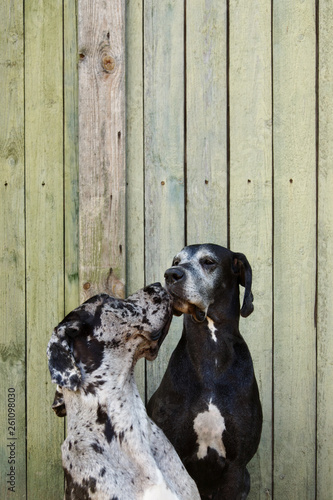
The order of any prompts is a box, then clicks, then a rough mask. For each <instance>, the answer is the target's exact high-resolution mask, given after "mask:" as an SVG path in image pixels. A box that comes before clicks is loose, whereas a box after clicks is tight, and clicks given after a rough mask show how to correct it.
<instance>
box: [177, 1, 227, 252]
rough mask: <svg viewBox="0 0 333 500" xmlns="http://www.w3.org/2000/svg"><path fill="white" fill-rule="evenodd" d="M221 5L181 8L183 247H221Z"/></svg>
mask: <svg viewBox="0 0 333 500" xmlns="http://www.w3.org/2000/svg"><path fill="white" fill-rule="evenodd" d="M226 34H227V26H226V1H225V0H219V1H217V2H212V1H209V2H207V1H205V0H195V1H192V2H188V3H187V7H186V166H187V184H186V192H187V199H186V210H187V243H188V244H191V243H205V242H212V243H220V244H222V245H224V246H227V238H228V236H227V233H228V224H227V220H228V216H227V39H226Z"/></svg>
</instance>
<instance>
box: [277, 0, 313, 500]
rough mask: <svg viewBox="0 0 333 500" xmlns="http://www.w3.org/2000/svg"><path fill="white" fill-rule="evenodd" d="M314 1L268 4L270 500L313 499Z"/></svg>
mask: <svg viewBox="0 0 333 500" xmlns="http://www.w3.org/2000/svg"><path fill="white" fill-rule="evenodd" d="M315 30H316V26H315V1H314V0H312V1H308V2H292V3H291V2H288V1H284V0H283V1H280V2H274V4H273V39H274V53H273V62H274V67H273V75H274V82H273V85H274V111H273V116H274V121H273V131H274V497H275V498H284V499H295V498H302V499H304V500H305V499H309V500H310V499H313V498H315V463H316V461H315V448H316V439H315V438H316V436H315V432H316V358H315V356H316V354H315V353H316V330H315V322H314V310H315V296H316V114H315V113H316V106H315V97H316V92H315V90H316V86H315V84H316V81H315V76H316V36H315Z"/></svg>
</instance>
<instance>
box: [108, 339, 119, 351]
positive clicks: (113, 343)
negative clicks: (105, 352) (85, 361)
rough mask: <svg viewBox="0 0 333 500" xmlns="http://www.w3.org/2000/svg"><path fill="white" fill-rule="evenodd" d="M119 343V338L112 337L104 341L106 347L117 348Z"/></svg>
mask: <svg viewBox="0 0 333 500" xmlns="http://www.w3.org/2000/svg"><path fill="white" fill-rule="evenodd" d="M120 344H121V340H117V339H112V340H110V342H107V343H106V347H107V348H108V349H117V348H118V347H119V346H120Z"/></svg>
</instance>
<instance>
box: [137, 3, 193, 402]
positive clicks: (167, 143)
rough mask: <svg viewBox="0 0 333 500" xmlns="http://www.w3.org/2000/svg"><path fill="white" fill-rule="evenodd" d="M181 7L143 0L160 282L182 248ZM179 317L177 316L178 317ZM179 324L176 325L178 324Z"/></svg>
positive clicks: (155, 265)
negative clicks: (174, 256)
mask: <svg viewBox="0 0 333 500" xmlns="http://www.w3.org/2000/svg"><path fill="white" fill-rule="evenodd" d="M183 51H184V6H183V2H177V1H176V0H171V1H170V2H158V1H157V0H148V1H145V2H144V131H145V136H144V147H145V265H146V282H147V283H151V282H155V281H160V282H163V281H164V278H163V275H164V271H165V270H166V269H167V267H168V266H170V265H171V261H172V257H173V255H174V254H175V253H177V252H178V251H179V250H180V249H181V248H182V247H183V246H184V52H183ZM177 319H178V320H179V318H177ZM180 325H181V323H180ZM180 332H181V326H179V321H173V324H172V327H171V329H170V333H169V334H168V337H167V338H166V340H165V341H164V343H163V346H162V349H161V351H160V355H159V357H158V359H157V361H156V362H154V363H148V364H147V397H148V398H149V397H150V396H151V394H152V392H153V391H154V389H155V388H156V387H157V386H158V384H159V382H160V379H161V377H162V375H163V373H164V371H165V368H166V365H167V363H168V360H169V356H170V354H171V352H172V350H173V348H174V346H175V344H176V342H177V340H178V338H179V336H180Z"/></svg>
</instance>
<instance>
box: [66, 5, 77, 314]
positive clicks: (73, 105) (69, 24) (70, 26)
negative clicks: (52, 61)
mask: <svg viewBox="0 0 333 500" xmlns="http://www.w3.org/2000/svg"><path fill="white" fill-rule="evenodd" d="M76 7H77V6H76V2H72V1H70V0H65V1H64V176H65V177H64V191H65V204H64V210H65V228H64V229H65V313H66V314H67V313H68V312H70V311H72V310H73V309H75V308H76V307H77V306H78V305H79V303H80V297H79V157H78V155H79V152H78V74H77V63H78V58H77V25H76V21H77V11H76Z"/></svg>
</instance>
